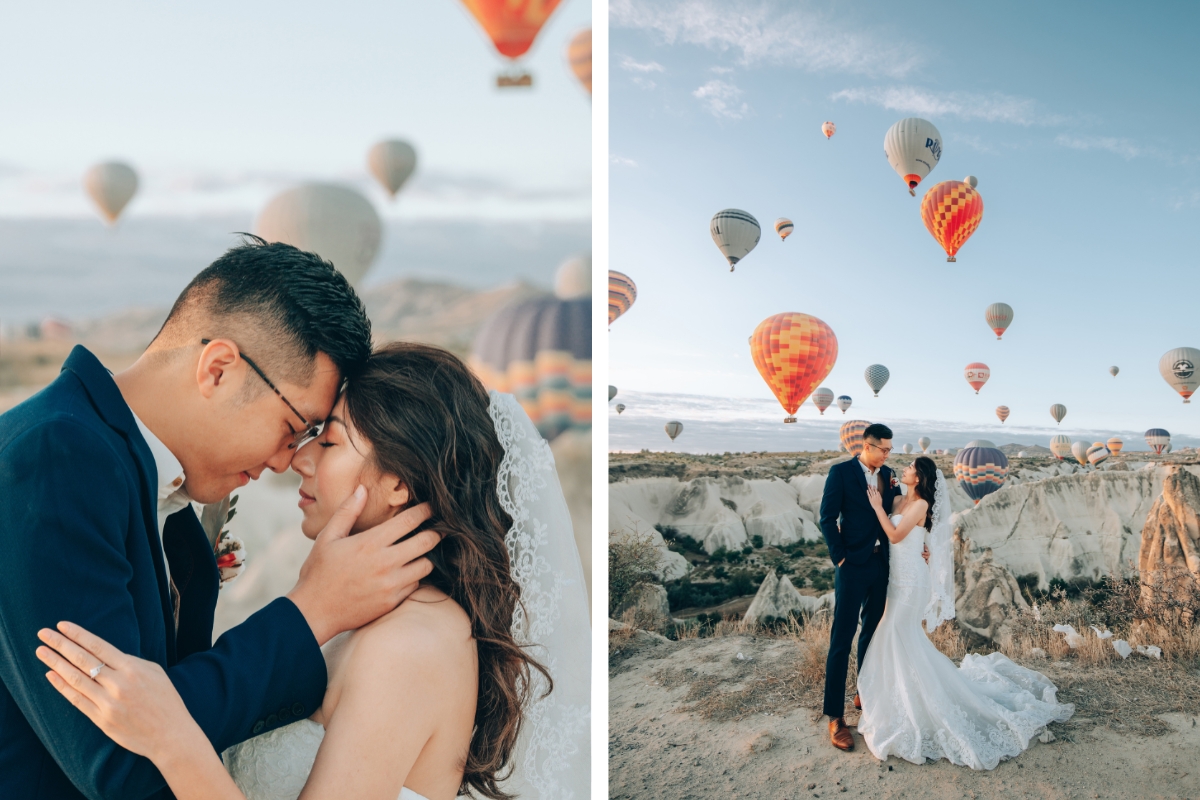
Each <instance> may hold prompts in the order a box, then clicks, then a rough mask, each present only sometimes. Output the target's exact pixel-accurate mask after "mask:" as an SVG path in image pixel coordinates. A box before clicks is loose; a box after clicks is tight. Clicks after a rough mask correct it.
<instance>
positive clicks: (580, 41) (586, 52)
mask: <svg viewBox="0 0 1200 800" xmlns="http://www.w3.org/2000/svg"><path fill="white" fill-rule="evenodd" d="M567 61H568V62H570V64H571V72H573V73H575V77H576V78H578V79H579V82H580V83H582V84H583V88H585V89H587V93H588V94H591V93H592V29H591V28H584V29H583V30H581V31H580V32H579V33H577V34H575V36H574V38H572V39H571V43H570V44H569V45H567Z"/></svg>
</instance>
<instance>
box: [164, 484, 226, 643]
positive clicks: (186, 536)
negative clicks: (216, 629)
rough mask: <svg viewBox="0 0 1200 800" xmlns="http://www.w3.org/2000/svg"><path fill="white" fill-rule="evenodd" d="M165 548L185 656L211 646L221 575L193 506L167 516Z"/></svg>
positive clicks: (179, 640)
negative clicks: (175, 595)
mask: <svg viewBox="0 0 1200 800" xmlns="http://www.w3.org/2000/svg"><path fill="white" fill-rule="evenodd" d="M163 547H164V548H165V549H166V552H167V558H169V559H170V563H171V578H172V579H173V580H174V581H175V588H176V589H177V590H178V591H179V630H178V633H177V634H176V637H175V638H176V642H177V645H176V647H177V651H178V657H179V658H186V657H187V656H189V655H191V654H192V653H197V652H201V651H203V650H207V649H209V648H210V647H212V628H213V612H214V611H215V610H216V606H217V591H218V589H219V588H220V582H221V578H220V574H219V571H218V569H217V560H216V557H215V556H214V555H213V551H212V548H211V547H209V546H208V536H207V535H206V534H205V533H204V528H203V526H202V525H201V524H200V521H199V520H198V519H196V513H195V512H194V511H193V510H192V507H191V506H190V505H189V506H186V507H185V508H184V509H183V510H182V511H177V512H176V513H174V514H172V515H171V516H169V517H168V518H167V524H166V527H165V529H164V530H163ZM172 622H173V621H172Z"/></svg>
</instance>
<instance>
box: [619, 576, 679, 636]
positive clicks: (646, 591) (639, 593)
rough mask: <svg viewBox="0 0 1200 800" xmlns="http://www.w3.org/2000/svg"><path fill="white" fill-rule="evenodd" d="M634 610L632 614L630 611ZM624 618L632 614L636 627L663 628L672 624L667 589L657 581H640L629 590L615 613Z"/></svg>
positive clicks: (643, 628)
mask: <svg viewBox="0 0 1200 800" xmlns="http://www.w3.org/2000/svg"><path fill="white" fill-rule="evenodd" d="M631 610H632V612H633V613H632V614H629V612H630V611H631ZM613 616H615V617H616V618H617V619H620V620H624V619H625V618H627V617H629V616H632V620H631V621H632V623H633V626H634V627H635V628H641V629H642V630H650V631H655V630H661V629H663V628H665V627H666V626H668V625H670V624H671V605H670V603H668V602H667V590H666V589H665V588H663V587H662V586H659V585H658V584H657V583H639V584H638V585H637V586H635V587H633V588H632V589H630V590H629V593H628V594H627V595H625V599H624V600H622V601H621V603H620V605H618V606H617V608H616V609H615V613H614V614H613Z"/></svg>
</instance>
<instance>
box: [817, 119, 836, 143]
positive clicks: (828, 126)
mask: <svg viewBox="0 0 1200 800" xmlns="http://www.w3.org/2000/svg"><path fill="white" fill-rule="evenodd" d="M821 133H823V134H825V138H826V139H832V138H833V135H834V134H835V133H837V125H834V124H833V123H832V122H829V121H826V122H822V123H821Z"/></svg>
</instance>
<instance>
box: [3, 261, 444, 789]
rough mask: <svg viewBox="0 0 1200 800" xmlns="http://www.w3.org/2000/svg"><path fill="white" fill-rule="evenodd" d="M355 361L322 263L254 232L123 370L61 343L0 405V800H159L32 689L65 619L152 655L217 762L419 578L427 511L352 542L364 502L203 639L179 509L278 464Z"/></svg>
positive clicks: (62, 703)
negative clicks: (47, 637)
mask: <svg viewBox="0 0 1200 800" xmlns="http://www.w3.org/2000/svg"><path fill="white" fill-rule="evenodd" d="M370 350H371V328H370V323H369V321H368V320H367V317H366V313H365V311H364V309H363V306H362V303H361V301H360V300H359V298H358V296H357V295H356V294H355V293H354V290H353V289H352V288H351V287H350V285H349V284H348V283H347V282H346V279H345V278H344V277H342V275H341V274H340V273H339V272H337V271H336V270H335V269H334V268H333V266H332V265H330V264H328V263H327V262H324V261H322V260H321V259H320V258H319V257H318V256H316V255H313V254H311V253H305V252H303V251H300V250H297V249H296V248H294V247H290V246H288V245H284V244H270V245H268V244H266V243H265V242H262V240H256V242H255V243H248V244H245V245H243V246H241V247H236V248H234V249H232V250H230V251H229V252H228V253H226V254H225V255H224V256H222V257H221V258H219V259H218V260H217V261H215V262H214V263H213V264H212V265H210V266H209V267H208V268H207V269H205V270H204V271H203V272H201V273H200V274H199V275H198V276H196V278H195V279H193V280H192V282H191V283H190V284H189V285H188V286H187V288H185V289H184V291H183V293H182V294H181V295H180V297H179V299H178V300H177V301H176V303H175V306H174V307H173V308H172V309H171V313H170V315H169V316H168V318H167V321H166V322H165V323H164V324H163V327H162V330H160V331H159V333H158V335H157V336H156V338H155V339H154V341H153V342H152V343H151V344H150V346H149V347H148V348H147V350H146V352H145V353H143V354H142V356H141V357H140V358H139V359H138V361H137V362H136V363H134V364H133V366H131V367H129V368H128V369H126V370H125V371H123V372H121V373H119V374H117V375H113V374H112V373H110V372H109V371H108V370H107V369H105V368H104V366H103V365H102V364H101V363H100V361H99V360H97V358H96V357H95V356H94V355H92V354H91V353H90V352H88V351H87V350H86V349H85V348H83V347H76V348H75V349H74V350H73V351H72V353H71V355H70V357H69V358H68V359H67V361H66V363H65V364H63V368H62V372H61V373H60V374H59V377H58V378H57V379H56V380H55V381H54V382H53V383H52V384H51V385H50V386H48V387H47V388H46V389H44V390H42V391H41V392H39V393H38V394H36V395H34V396H33V397H32V398H30V399H29V400H27V401H25V402H24V403H22V404H20V405H19V406H17V407H15V408H13V409H12V410H10V411H8V412H7V413H5V414H3V415H0V552H2V554H3V555H2V557H0V798H5V800H7V799H8V798H13V800H17V798H20V800H59V799H60V798H62V799H63V800H79V798H85V797H86V798H88V800H142V798H156V799H158V800H165V798H169V797H170V796H171V793H170V791H169V790H168V789H167V788H166V784H165V782H164V781H163V779H162V776H161V775H160V774H159V772H158V770H157V769H155V767H154V765H153V764H152V763H150V761H149V760H148V759H145V758H142V757H140V756H136V755H134V754H133V753H130V752H129V751H127V750H124V749H123V748H121V747H119V746H118V745H116V744H115V743H114V742H112V741H111V740H110V739H109V738H108V737H107V736H105V735H104V734H103V733H101V732H100V730H99V729H98V728H96V726H95V725H93V724H92V723H91V721H89V720H88V719H87V717H85V716H84V715H83V714H81V713H80V712H79V711H77V710H76V709H74V708H72V707H71V705H70V703H68V702H67V701H66V700H65V699H64V698H63V697H62V696H61V695H60V694H59V693H58V691H57V690H55V689H54V687H53V686H51V684H50V683H49V681H47V680H46V677H45V674H46V668H45V666H44V665H43V664H42V663H41V662H40V661H39V660H38V659H37V657H36V655H35V650H36V648H37V647H38V645H39V641H38V638H37V632H38V630H39V629H41V628H54V627H55V625H56V624H57V623H58V622H60V621H70V622H75V623H78V624H80V625H82V626H83V627H84V628H86V629H88V630H90V631H92V632H94V633H96V634H97V635H99V636H101V637H103V638H104V639H107V640H108V641H110V642H112V643H113V645H115V646H116V647H118V648H120V649H121V650H124V651H125V652H127V653H131V654H133V655H136V656H139V657H141V658H144V659H148V660H152V661H156V662H157V663H158V664H159V665H160V666H162V667H163V668H164V669H165V670H166V672H167V675H168V676H169V677H170V679H171V681H172V682H173V683H174V685H175V688H176V689H177V690H178V691H179V694H180V695H181V696H182V698H183V701H184V703H185V705H186V706H187V708H188V710H189V711H190V712H191V714H192V716H193V717H194V718H195V720H196V722H197V723H199V725H200V727H201V728H202V729H203V730H204V732H205V734H207V736H208V738H209V740H210V742H211V743H212V745H213V747H214V748H215V749H216V750H217V751H218V752H220V751H222V750H224V749H225V748H227V747H230V746H231V745H233V744H236V743H238V742H241V741H244V740H246V739H249V738H251V737H252V736H256V735H258V734H261V733H265V732H267V731H270V730H272V729H274V728H278V727H280V726H282V725H286V724H288V723H289V722H293V721H295V720H297V719H303V718H305V717H307V716H309V715H310V714H312V713H313V712H314V711H315V710H316V709H317V708H318V706H320V704H321V702H322V698H323V697H324V694H325V685H326V672H325V661H324V658H323V657H322V655H321V650H320V645H322V644H323V643H324V642H326V641H328V640H329V639H330V638H332V637H333V636H334V635H336V634H337V633H340V632H342V631H345V630H351V629H354V628H358V627H361V626H362V625H364V624H366V623H367V622H370V621H371V620H374V619H376V618H377V617H379V616H381V615H382V614H384V613H386V612H388V611H390V610H392V609H393V608H395V607H396V605H397V604H399V602H400V601H401V600H402V599H403V598H404V597H405V596H407V594H408V593H409V592H411V591H412V590H413V589H414V588H415V587H416V582H417V581H418V580H419V579H420V578H422V577H424V576H425V575H427V574H428V573H429V570H430V568H431V567H430V564H429V561H428V559H426V558H423V555H424V553H425V552H427V551H428V550H429V549H430V548H431V547H432V546H433V545H434V544H435V543H436V542H437V540H438V536H437V534H436V533H434V532H432V531H424V532H421V533H418V534H417V535H415V536H412V537H409V538H408V539H406V540H405V541H403V542H401V543H399V544H395V545H394V546H393V543H394V542H397V541H398V540H400V539H401V538H403V537H404V536H405V535H406V534H408V533H409V532H411V531H412V530H414V529H415V528H416V527H417V526H418V525H420V524H421V523H422V522H423V521H424V520H425V519H427V517H428V513H429V512H428V508H427V507H418V508H417V509H415V510H413V513H409V512H405V514H407V517H406V518H404V519H401V517H395V518H393V519H392V520H390V521H389V522H387V523H384V524H383V525H380V526H379V527H378V528H376V529H373V530H372V531H365V532H363V533H360V534H359V535H357V536H354V537H348V536H347V533H348V532H349V530H350V525H351V523H352V522H353V520H354V518H355V517H356V516H357V514H358V513H359V512H360V511H361V510H362V502H363V501H362V500H361V498H358V499H356V500H355V501H352V502H348V503H347V504H346V505H345V506H343V509H342V510H340V511H339V512H338V513H337V514H336V515H335V518H334V520H332V521H331V522H330V524H329V526H327V527H326V529H325V530H324V531H322V533H321V535H320V536H319V537H318V538H317V541H316V543H315V544H314V545H313V549H312V551H311V553H310V555H309V557H308V559H307V560H306V561H305V564H304V567H303V568H302V569H301V572H300V580H299V581H298V582H297V584H296V586H295V588H293V589H292V591H291V592H289V593H288V595H287V596H286V597H282V598H279V599H277V600H275V601H274V602H272V603H270V604H269V605H267V606H266V607H265V608H263V609H262V610H261V611H259V612H257V613H256V614H254V615H253V616H251V617H250V618H249V619H248V620H246V622H244V623H243V624H242V625H239V626H238V627H236V628H234V629H232V630H230V631H228V632H227V633H225V634H224V635H223V636H221V638H220V639H218V640H217V642H216V643H215V644H214V643H213V641H212V628H213V613H214V610H215V608H216V603H217V590H218V588H219V585H220V577H219V571H218V568H217V563H216V558H215V556H214V553H213V544H212V542H211V541H210V540H209V537H208V535H207V534H206V533H205V530H204V528H203V527H202V526H201V524H200V522H199V520H198V519H197V517H196V514H195V512H194V511H193V506H192V503H193V502H198V503H213V502H217V501H220V500H221V499H223V498H224V497H226V496H228V495H229V493H230V492H231V491H232V490H234V489H237V488H238V487H240V486H245V485H246V484H247V483H249V482H250V481H251V480H256V479H257V478H258V477H259V476H260V475H261V474H262V473H263V472H264V471H265V470H267V469H270V470H272V471H273V472H283V471H284V470H286V469H288V466H289V464H290V463H291V456H292V452H293V450H294V448H295V447H296V446H297V445H298V444H300V443H301V442H302V441H304V440H305V439H306V438H307V437H308V436H311V435H313V432H314V430H315V429H316V426H318V425H320V423H321V422H322V421H323V420H324V419H325V418H326V417H328V415H329V412H330V411H331V410H332V408H333V405H334V401H335V399H336V397H337V393H338V391H339V388H340V386H341V385H342V381H343V380H344V379H347V378H351V379H352V378H353V377H354V375H355V374H356V373H357V372H358V371H359V370H361V369H362V367H363V366H364V364H365V362H366V360H367V358H368V356H369V354H370ZM402 516H403V515H402ZM296 535H297V536H299V535H300V534H299V531H297V533H296ZM250 558H251V559H253V554H250ZM100 668H101V669H102V668H103V667H100Z"/></svg>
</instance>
